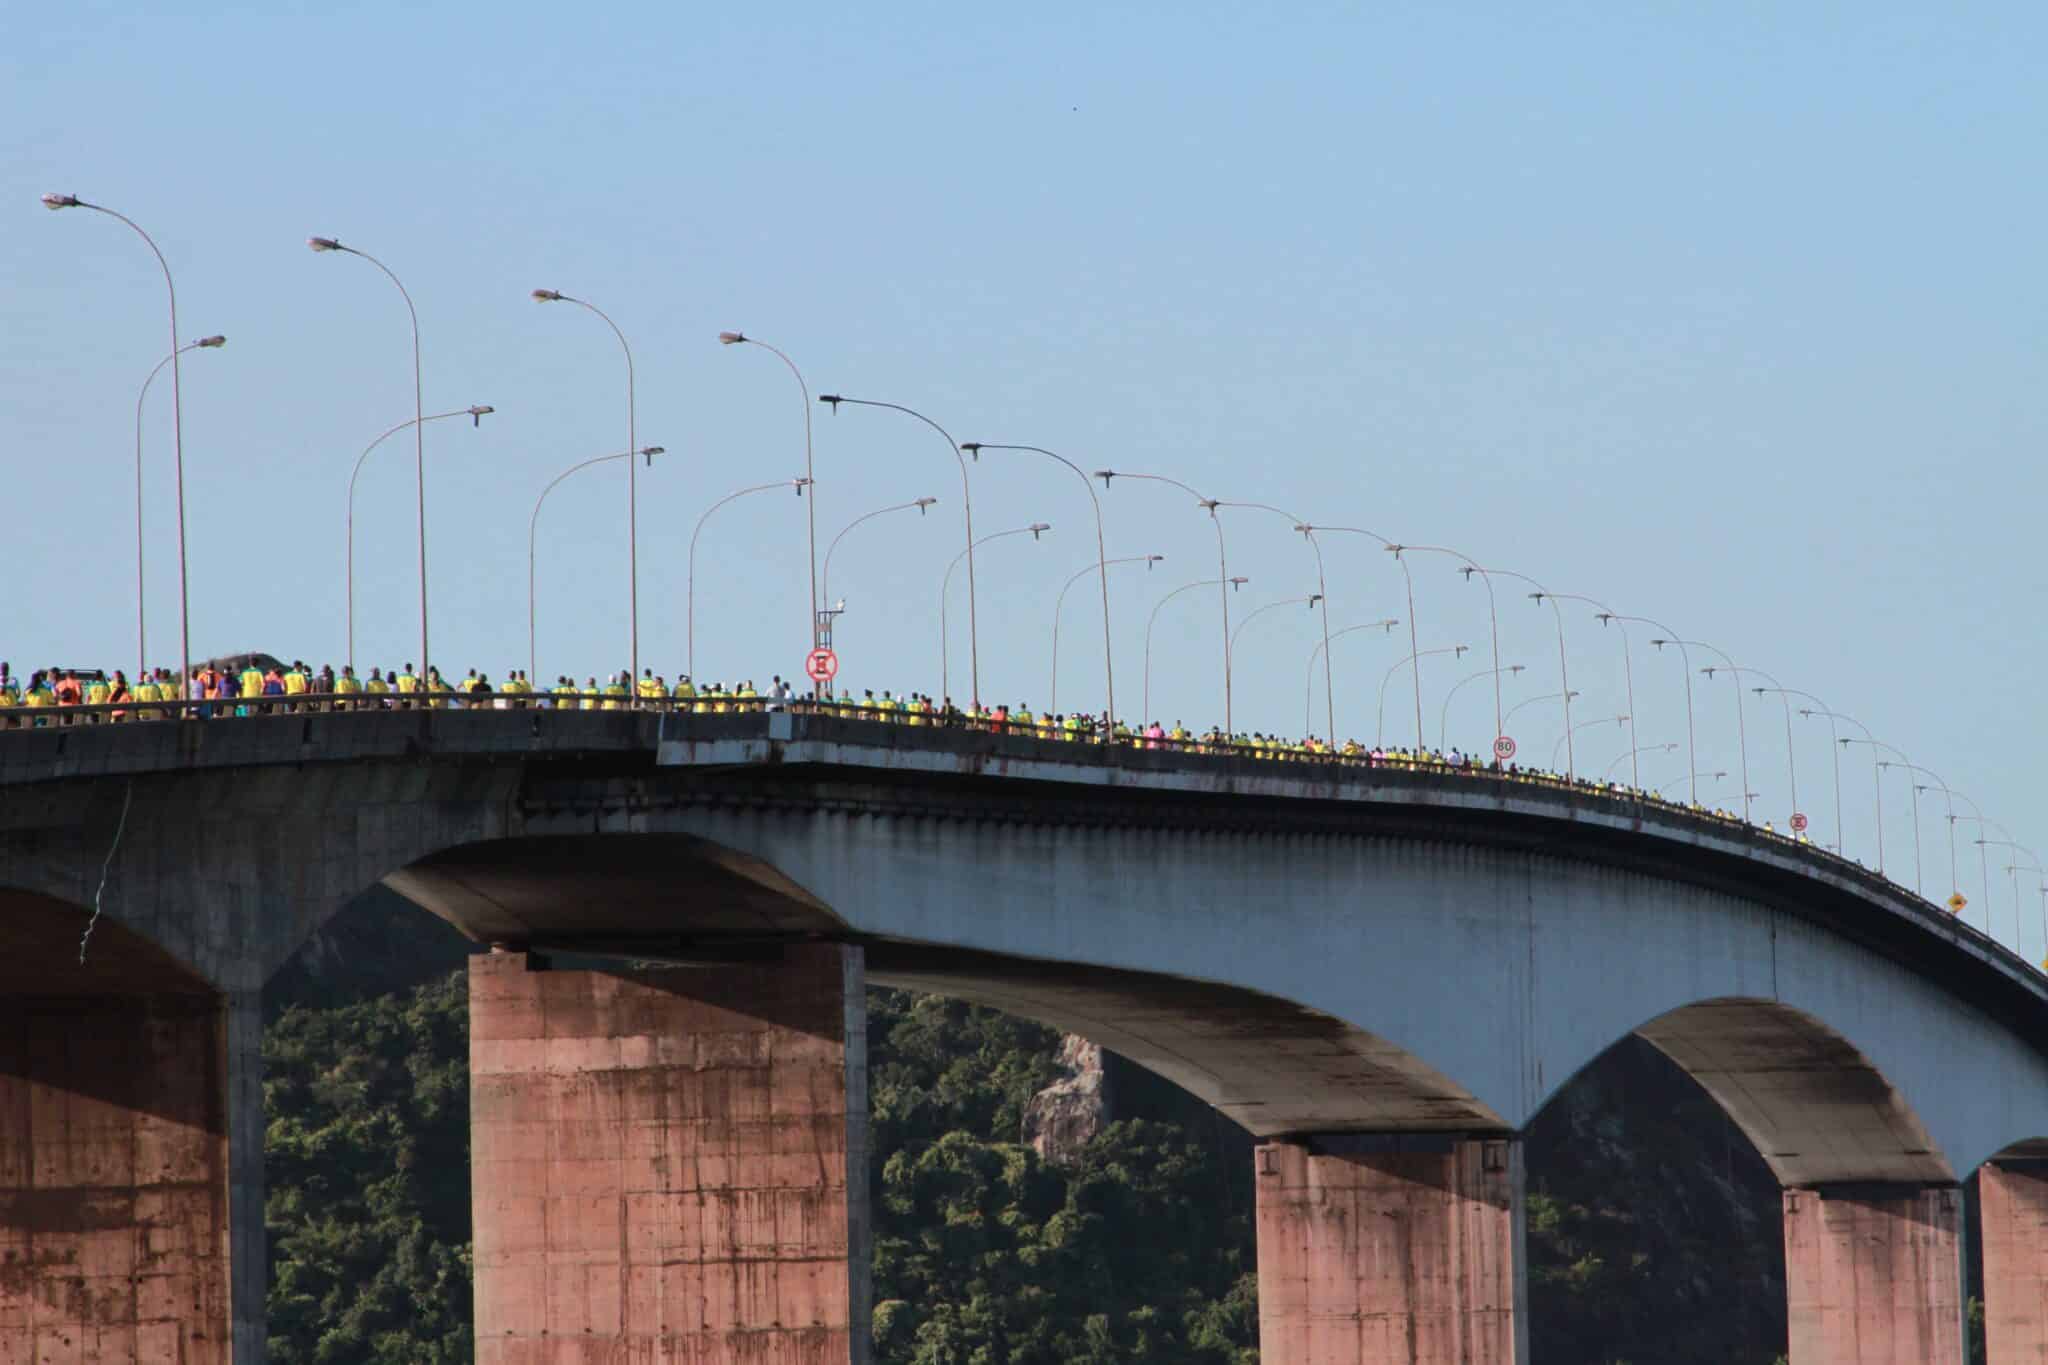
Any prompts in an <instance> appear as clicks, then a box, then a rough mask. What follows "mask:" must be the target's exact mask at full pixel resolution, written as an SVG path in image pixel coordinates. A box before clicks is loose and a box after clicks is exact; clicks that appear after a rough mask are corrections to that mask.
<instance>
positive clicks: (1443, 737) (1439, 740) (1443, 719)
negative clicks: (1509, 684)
mask: <svg viewBox="0 0 2048 1365" xmlns="http://www.w3.org/2000/svg"><path fill="white" fill-rule="evenodd" d="M1522 669H1523V665H1521V664H1509V665H1508V666H1507V670H1506V671H1507V672H1508V673H1509V674H1510V675H1513V674H1516V673H1520V672H1521V671H1522ZM1493 675H1494V670H1493V669H1491V668H1482V669H1480V670H1479V671H1478V672H1477V673H1468V674H1466V675H1465V676H1464V677H1462V678H1460V679H1458V680H1457V681H1456V682H1454V683H1452V684H1451V690H1450V691H1448V692H1446V693H1444V704H1443V706H1442V707H1441V708H1440V709H1439V710H1438V712H1437V717H1436V747H1437V749H1438V751H1439V752H1441V751H1442V750H1444V749H1445V748H1446V746H1447V744H1448V741H1449V739H1450V733H1451V698H1453V697H1455V696H1457V695H1458V689H1459V688H1461V687H1463V686H1464V685H1465V684H1466V683H1469V682H1478V681H1479V680H1480V679H1481V678H1490V677H1492V676H1493Z"/></svg>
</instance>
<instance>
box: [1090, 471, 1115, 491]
mask: <svg viewBox="0 0 2048 1365" xmlns="http://www.w3.org/2000/svg"><path fill="white" fill-rule="evenodd" d="M1095 477H1096V478H1098V479H1100V480H1102V486H1103V487H1104V488H1107V487H1109V481H1110V480H1111V479H1113V478H1115V477H1116V471H1115V470H1114V469H1098V470H1096V471H1095Z"/></svg>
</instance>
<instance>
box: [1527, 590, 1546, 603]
mask: <svg viewBox="0 0 2048 1365" xmlns="http://www.w3.org/2000/svg"><path fill="white" fill-rule="evenodd" d="M1548 596H1550V594H1549V593H1547V592H1532V593H1530V594H1529V600H1530V601H1531V602H1541V601H1542V600H1543V599H1544V598H1546V597H1548Z"/></svg>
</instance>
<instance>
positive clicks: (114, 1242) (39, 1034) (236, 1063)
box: [0, 993, 265, 1365]
mask: <svg viewBox="0 0 2048 1365" xmlns="http://www.w3.org/2000/svg"><path fill="white" fill-rule="evenodd" d="M260 1034H261V1018H260V1015H259V1013H258V1008H257V1000H256V997H255V996H254V994H253V993H251V994H248V995H239V996H226V997H224V996H220V995H213V994H202V993H181V994H127V995H107V996H23V995H16V996H14V997H12V998H11V999H8V1000H6V1001H4V1002H0V1361H4V1362H7V1365H14V1362H17V1361H20V1362H30V1361H34V1362H38V1363H39V1365H40V1363H41V1362H51V1363H52V1365H55V1363H56V1362H74V1361H76V1362H97V1361H109V1362H111V1361H122V1362H128V1361H156V1360H163V1361H176V1362H179V1365H260V1362H261V1361H262V1359H263V1293H264V1279H265V1265H264V1245H263V1090H262V1071H261V1065H262V1058H261V1053H260V1051H259V1043H260Z"/></svg>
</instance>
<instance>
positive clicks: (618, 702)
mask: <svg viewBox="0 0 2048 1365" xmlns="http://www.w3.org/2000/svg"><path fill="white" fill-rule="evenodd" d="M604 709H605V710H607V711H623V710H625V709H626V684H625V683H624V682H623V681H621V675H619V674H617V673H614V674H612V676H611V681H609V682H607V683H606V684H605V685H604Z"/></svg>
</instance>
